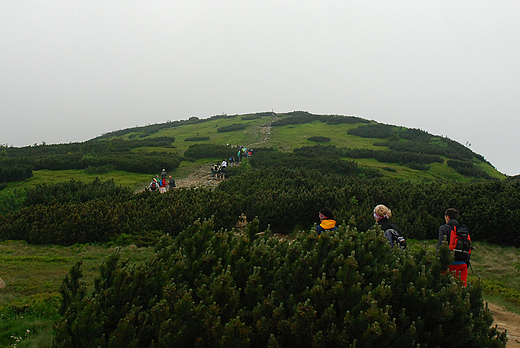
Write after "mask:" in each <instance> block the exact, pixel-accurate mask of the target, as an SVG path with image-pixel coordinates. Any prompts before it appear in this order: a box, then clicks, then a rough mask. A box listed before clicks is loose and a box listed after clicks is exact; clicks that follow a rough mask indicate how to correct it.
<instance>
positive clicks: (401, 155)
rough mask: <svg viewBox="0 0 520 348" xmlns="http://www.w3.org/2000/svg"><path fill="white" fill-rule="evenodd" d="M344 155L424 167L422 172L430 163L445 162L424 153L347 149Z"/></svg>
mask: <svg viewBox="0 0 520 348" xmlns="http://www.w3.org/2000/svg"><path fill="white" fill-rule="evenodd" d="M344 155H345V156H346V157H350V158H374V159H376V160H377V161H378V162H383V163H399V164H404V165H408V166H409V165H413V166H416V168H414V169H417V166H418V165H421V164H422V165H423V166H421V167H420V168H421V170H422V169H424V168H426V169H427V168H428V167H426V166H424V164H430V163H434V162H437V163H444V160H443V159H442V158H441V157H439V156H436V155H429V154H424V153H415V152H406V151H392V150H389V151H383V150H371V149H345V150H344Z"/></svg>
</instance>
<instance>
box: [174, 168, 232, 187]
mask: <svg viewBox="0 0 520 348" xmlns="http://www.w3.org/2000/svg"><path fill="white" fill-rule="evenodd" d="M222 180H225V179H217V178H212V177H211V165H209V164H208V165H204V166H201V167H199V168H197V169H196V170H195V171H193V173H191V174H190V175H188V176H187V177H186V178H182V179H178V180H176V181H175V183H176V185H177V187H178V188H180V187H184V188H195V187H216V186H218V184H219V183H220V182H221V181H222Z"/></svg>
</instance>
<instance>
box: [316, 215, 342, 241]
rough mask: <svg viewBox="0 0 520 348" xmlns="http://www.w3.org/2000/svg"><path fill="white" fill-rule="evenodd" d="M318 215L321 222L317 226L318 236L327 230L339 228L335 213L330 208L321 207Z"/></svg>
mask: <svg viewBox="0 0 520 348" xmlns="http://www.w3.org/2000/svg"><path fill="white" fill-rule="evenodd" d="M318 217H319V218H320V224H319V225H318V226H316V233H317V234H318V238H321V234H322V233H323V232H325V231H336V230H337V229H338V227H337V226H336V220H334V214H333V213H332V211H331V210H330V209H321V210H320V212H319V214H318Z"/></svg>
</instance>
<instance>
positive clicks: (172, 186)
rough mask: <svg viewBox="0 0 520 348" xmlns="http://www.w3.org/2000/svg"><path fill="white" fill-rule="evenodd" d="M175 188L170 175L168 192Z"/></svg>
mask: <svg viewBox="0 0 520 348" xmlns="http://www.w3.org/2000/svg"><path fill="white" fill-rule="evenodd" d="M175 186H176V185H175V180H173V178H172V176H171V175H170V182H169V183H168V190H171V189H172V188H174V187H175Z"/></svg>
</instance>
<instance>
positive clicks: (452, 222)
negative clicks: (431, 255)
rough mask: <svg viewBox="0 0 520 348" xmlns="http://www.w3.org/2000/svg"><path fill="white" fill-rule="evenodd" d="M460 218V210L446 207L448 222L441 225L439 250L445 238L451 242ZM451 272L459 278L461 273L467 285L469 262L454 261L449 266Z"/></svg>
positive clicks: (445, 218)
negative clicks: (453, 231) (451, 236)
mask: <svg viewBox="0 0 520 348" xmlns="http://www.w3.org/2000/svg"><path fill="white" fill-rule="evenodd" d="M458 218H459V212H458V211H457V210H455V209H453V208H449V209H446V211H445V212H444V221H446V223H445V224H444V225H442V226H441V227H439V239H438V241H437V250H439V249H440V247H441V246H442V243H443V241H444V240H446V242H447V243H449V242H450V235H451V231H452V230H453V227H456V228H457V229H458V228H459V222H458V221H457V219H458ZM449 271H450V273H452V274H453V275H454V276H455V278H458V277H459V275H460V280H462V284H463V285H464V286H466V280H467V279H468V264H467V263H466V262H465V261H454V262H453V263H452V264H451V265H450V267H449Z"/></svg>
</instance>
